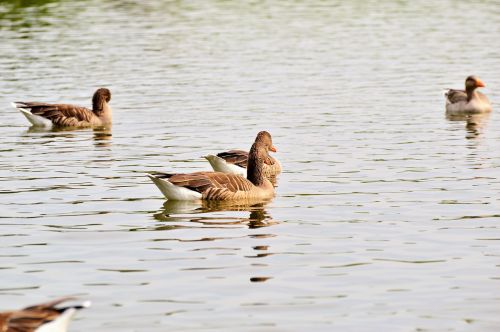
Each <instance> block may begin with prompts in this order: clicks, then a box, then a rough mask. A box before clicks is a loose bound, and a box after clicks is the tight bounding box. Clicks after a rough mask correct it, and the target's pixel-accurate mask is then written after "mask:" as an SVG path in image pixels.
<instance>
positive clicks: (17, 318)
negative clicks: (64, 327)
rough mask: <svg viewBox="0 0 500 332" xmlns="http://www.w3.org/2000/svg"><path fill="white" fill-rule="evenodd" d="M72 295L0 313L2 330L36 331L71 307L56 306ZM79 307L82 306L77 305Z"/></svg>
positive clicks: (0, 327)
mask: <svg viewBox="0 0 500 332" xmlns="http://www.w3.org/2000/svg"><path fill="white" fill-rule="evenodd" d="M71 299H72V298H70V297H65V298H61V299H57V300H54V301H50V302H46V303H40V304H36V305H33V306H30V307H27V308H24V309H22V310H18V311H10V312H5V313H0V331H2V332H4V331H5V332H35V331H36V330H37V329H38V328H39V327H40V326H42V325H43V324H46V323H48V322H51V321H53V320H55V319H56V318H57V317H59V315H61V313H62V312H64V311H65V310H66V309H68V308H70V307H64V308H56V306H57V305H58V304H60V303H62V302H65V301H68V300H71ZM75 308H77V309H79V308H81V306H75Z"/></svg>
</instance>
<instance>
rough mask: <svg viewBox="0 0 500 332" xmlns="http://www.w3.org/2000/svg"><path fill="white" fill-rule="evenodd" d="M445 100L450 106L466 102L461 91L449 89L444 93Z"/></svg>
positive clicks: (463, 92)
mask: <svg viewBox="0 0 500 332" xmlns="http://www.w3.org/2000/svg"><path fill="white" fill-rule="evenodd" d="M446 99H447V100H448V102H449V103H450V104H455V103H458V102H461V101H465V102H467V94H466V93H465V91H463V90H454V89H450V90H448V92H446Z"/></svg>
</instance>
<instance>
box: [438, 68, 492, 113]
mask: <svg viewBox="0 0 500 332" xmlns="http://www.w3.org/2000/svg"><path fill="white" fill-rule="evenodd" d="M484 86H485V84H484V83H483V82H482V81H481V80H480V79H479V78H478V77H476V76H473V75H472V76H469V77H467V78H466V80H465V90H456V89H449V90H448V91H447V92H446V94H445V96H446V112H447V113H449V114H464V113H468V114H474V113H484V112H490V111H491V103H490V101H489V100H488V97H486V96H485V95H484V94H482V93H481V92H479V91H476V89H477V88H480V87H484Z"/></svg>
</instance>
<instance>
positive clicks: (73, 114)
mask: <svg viewBox="0 0 500 332" xmlns="http://www.w3.org/2000/svg"><path fill="white" fill-rule="evenodd" d="M110 100H111V92H110V91H109V90H108V89H106V88H100V89H97V91H96V92H95V93H94V96H93V97H92V109H88V108H85V107H81V106H76V105H70V104H46V103H38V102H21V101H19V102H15V103H12V106H14V107H15V108H17V109H18V110H19V111H20V112H21V113H23V114H24V116H26V118H27V119H28V121H29V122H30V123H31V124H32V125H33V126H38V127H52V126H58V127H95V126H104V125H108V124H111V119H112V111H111V107H110V106H109V105H108V103H109V101H110Z"/></svg>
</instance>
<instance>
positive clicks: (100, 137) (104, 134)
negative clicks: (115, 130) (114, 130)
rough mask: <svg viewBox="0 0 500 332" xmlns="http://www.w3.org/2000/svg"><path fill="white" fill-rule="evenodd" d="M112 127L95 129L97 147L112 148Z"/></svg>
mask: <svg viewBox="0 0 500 332" xmlns="http://www.w3.org/2000/svg"><path fill="white" fill-rule="evenodd" d="M112 138H113V135H112V134H111V125H109V126H106V127H96V128H94V145H95V146H96V147H109V146H111V139H112Z"/></svg>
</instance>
